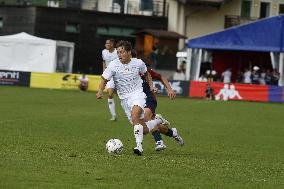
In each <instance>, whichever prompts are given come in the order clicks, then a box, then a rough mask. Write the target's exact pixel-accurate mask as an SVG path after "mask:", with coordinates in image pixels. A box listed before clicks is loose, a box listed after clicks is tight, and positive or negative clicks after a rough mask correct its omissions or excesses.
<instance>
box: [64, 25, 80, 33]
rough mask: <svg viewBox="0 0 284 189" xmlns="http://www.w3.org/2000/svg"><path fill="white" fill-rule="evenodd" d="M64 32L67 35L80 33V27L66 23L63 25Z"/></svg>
mask: <svg viewBox="0 0 284 189" xmlns="http://www.w3.org/2000/svg"><path fill="white" fill-rule="evenodd" d="M65 32H67V33H80V25H79V24H77V23H67V24H66V25H65Z"/></svg>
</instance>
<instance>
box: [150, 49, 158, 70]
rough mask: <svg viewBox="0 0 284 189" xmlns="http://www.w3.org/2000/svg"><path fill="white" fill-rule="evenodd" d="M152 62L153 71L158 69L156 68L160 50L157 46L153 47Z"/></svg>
mask: <svg viewBox="0 0 284 189" xmlns="http://www.w3.org/2000/svg"><path fill="white" fill-rule="evenodd" d="M150 60H151V62H152V64H151V67H152V68H153V69H156V66H157V64H158V49H157V48H156V46H153V47H152V52H151V53H150Z"/></svg>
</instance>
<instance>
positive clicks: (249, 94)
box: [189, 81, 269, 102]
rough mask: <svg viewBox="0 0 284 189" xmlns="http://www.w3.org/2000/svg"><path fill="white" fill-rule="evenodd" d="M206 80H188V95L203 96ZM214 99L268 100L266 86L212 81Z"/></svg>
mask: <svg viewBox="0 0 284 189" xmlns="http://www.w3.org/2000/svg"><path fill="white" fill-rule="evenodd" d="M206 86H207V82H197V81H191V82H190V93H189V95H190V97H205V90H206ZM211 87H212V88H213V94H214V96H215V99H216V100H247V101H260V102H268V97H269V95H268V94H269V93H268V92H269V90H268V86H263V85H247V84H235V83H233V84H224V83H218V82H212V83H211Z"/></svg>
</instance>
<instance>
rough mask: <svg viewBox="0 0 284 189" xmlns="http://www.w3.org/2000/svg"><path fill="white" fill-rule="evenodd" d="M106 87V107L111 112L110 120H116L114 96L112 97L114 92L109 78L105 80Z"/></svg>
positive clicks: (112, 83)
mask: <svg viewBox="0 0 284 189" xmlns="http://www.w3.org/2000/svg"><path fill="white" fill-rule="evenodd" d="M106 88H107V92H108V108H109V111H110V113H111V119H110V120H111V121H116V112H115V102H114V98H113V94H114V88H115V86H114V82H113V80H112V79H111V80H110V81H108V82H107V85H106Z"/></svg>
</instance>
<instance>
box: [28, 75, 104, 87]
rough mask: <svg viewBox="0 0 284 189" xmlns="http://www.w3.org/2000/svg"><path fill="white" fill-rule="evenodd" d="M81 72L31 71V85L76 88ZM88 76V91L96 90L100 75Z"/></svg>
mask: <svg viewBox="0 0 284 189" xmlns="http://www.w3.org/2000/svg"><path fill="white" fill-rule="evenodd" d="M80 76H82V75H81V74H69V73H37V72H32V73H31V82H30V83H31V84H30V86H31V87H34V88H51V89H78V86H79V84H80V81H79V78H80ZM86 76H87V77H88V78H89V88H88V90H89V91H96V90H97V89H98V86H99V82H100V79H101V77H100V76H96V75H86Z"/></svg>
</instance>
